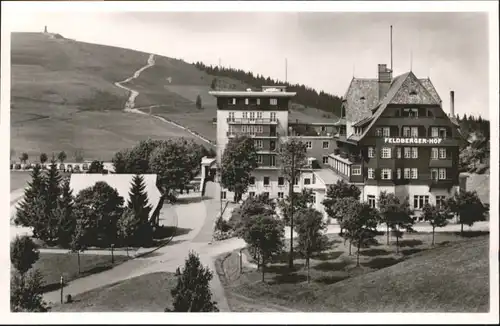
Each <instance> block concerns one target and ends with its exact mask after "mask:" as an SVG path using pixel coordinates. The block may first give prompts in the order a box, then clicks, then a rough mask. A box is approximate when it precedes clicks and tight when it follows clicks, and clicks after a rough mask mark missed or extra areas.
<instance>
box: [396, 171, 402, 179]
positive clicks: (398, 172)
mask: <svg viewBox="0 0 500 326" xmlns="http://www.w3.org/2000/svg"><path fill="white" fill-rule="evenodd" d="M396 173H397V178H398V179H401V169H397V170H396Z"/></svg>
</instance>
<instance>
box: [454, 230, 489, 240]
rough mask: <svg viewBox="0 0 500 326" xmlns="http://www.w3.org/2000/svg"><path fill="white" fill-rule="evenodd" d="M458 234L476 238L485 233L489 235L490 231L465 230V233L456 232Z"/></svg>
mask: <svg viewBox="0 0 500 326" xmlns="http://www.w3.org/2000/svg"><path fill="white" fill-rule="evenodd" d="M454 234H455V235H456V236H460V237H462V238H475V237H480V236H483V235H489V234H490V232H489V231H464V233H460V232H454Z"/></svg>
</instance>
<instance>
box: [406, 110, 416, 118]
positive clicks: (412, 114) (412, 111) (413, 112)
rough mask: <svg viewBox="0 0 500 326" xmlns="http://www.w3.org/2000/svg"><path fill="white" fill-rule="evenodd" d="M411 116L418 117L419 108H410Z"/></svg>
mask: <svg viewBox="0 0 500 326" xmlns="http://www.w3.org/2000/svg"><path fill="white" fill-rule="evenodd" d="M408 116H409V117H412V118H418V109H410V112H409V115H408Z"/></svg>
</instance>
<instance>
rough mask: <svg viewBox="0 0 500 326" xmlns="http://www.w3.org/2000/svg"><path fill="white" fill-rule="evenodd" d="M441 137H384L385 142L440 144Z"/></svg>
mask: <svg viewBox="0 0 500 326" xmlns="http://www.w3.org/2000/svg"><path fill="white" fill-rule="evenodd" d="M442 141H443V139H442V138H384V142H385V143H386V144H436V145H437V144H441V142H442Z"/></svg>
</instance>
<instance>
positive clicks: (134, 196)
mask: <svg viewBox="0 0 500 326" xmlns="http://www.w3.org/2000/svg"><path fill="white" fill-rule="evenodd" d="M128 208H130V209H131V210H133V211H134V213H135V217H136V219H137V220H138V221H141V222H147V221H148V220H149V214H150V212H151V209H152V207H151V205H149V204H148V195H147V192H146V184H145V182H144V177H143V176H142V175H139V174H136V175H135V176H134V178H133V179H132V186H131V188H130V192H129V200H128Z"/></svg>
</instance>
